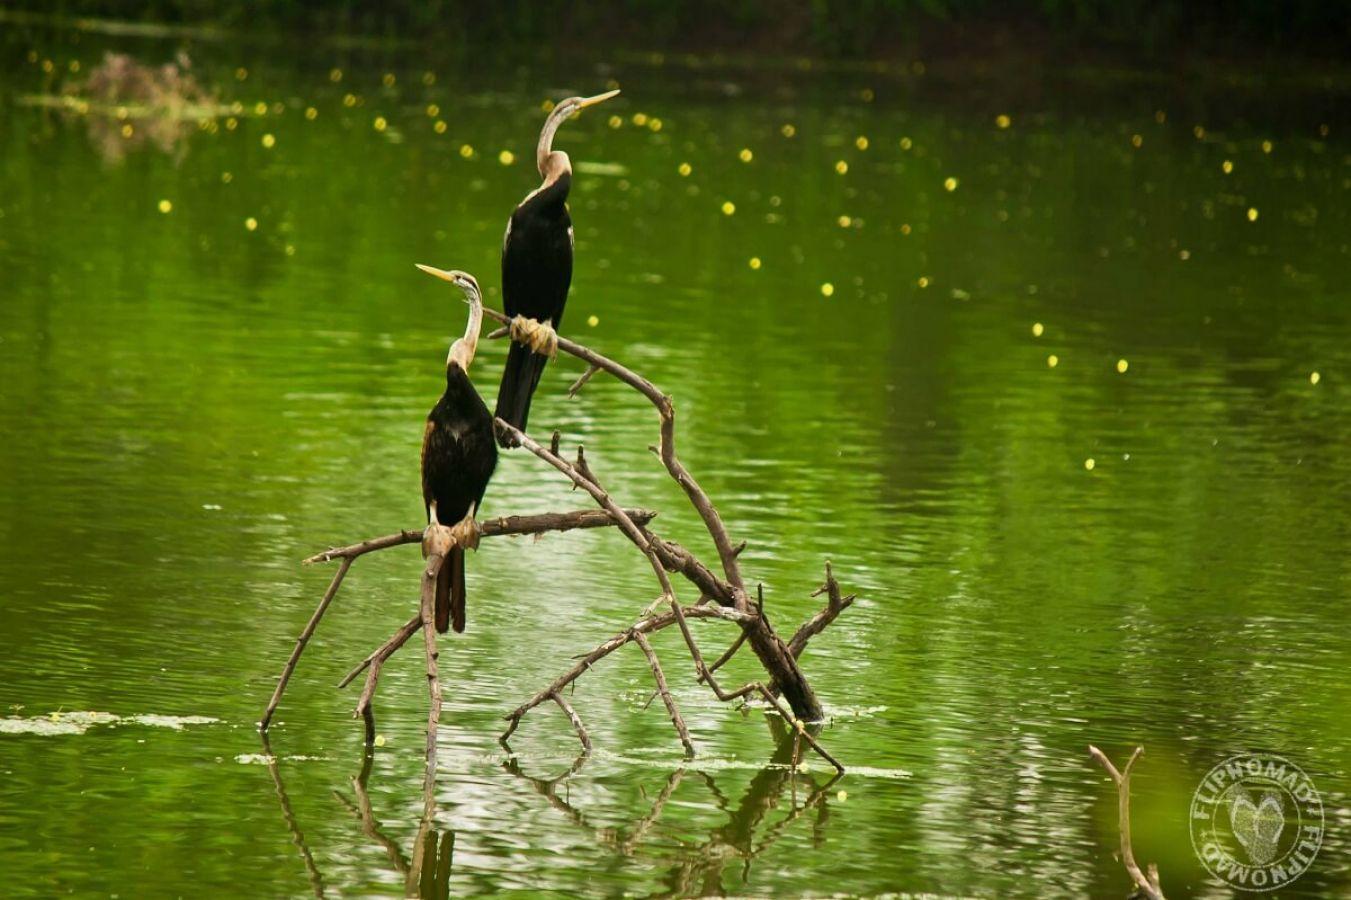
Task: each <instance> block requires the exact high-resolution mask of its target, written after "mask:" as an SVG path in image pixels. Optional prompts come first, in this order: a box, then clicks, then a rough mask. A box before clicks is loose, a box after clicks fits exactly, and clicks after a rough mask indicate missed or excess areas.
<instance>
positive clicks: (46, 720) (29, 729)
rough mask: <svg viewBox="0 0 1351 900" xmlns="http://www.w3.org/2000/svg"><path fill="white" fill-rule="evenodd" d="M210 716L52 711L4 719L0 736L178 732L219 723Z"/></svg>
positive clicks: (0, 723) (0, 722) (0, 725)
mask: <svg viewBox="0 0 1351 900" xmlns="http://www.w3.org/2000/svg"><path fill="white" fill-rule="evenodd" d="M219 721H220V720H219V719H213V718H211V717H210V716H162V715H157V714H146V715H139V716H119V715H115V714H113V713H108V712H90V711H86V710H73V711H71V712H54V713H48V714H47V715H45V716H30V717H23V716H6V717H5V718H2V719H0V735H4V734H36V735H40V736H43V737H53V736H56V735H63V734H84V733H85V732H86V731H88V730H89V729H90V728H93V727H95V726H97V725H107V726H109V727H118V726H126V725H143V726H146V727H149V728H169V729H172V730H174V731H182V730H183V729H184V728H186V727H187V726H189V725H213V724H215V723H217V722H219Z"/></svg>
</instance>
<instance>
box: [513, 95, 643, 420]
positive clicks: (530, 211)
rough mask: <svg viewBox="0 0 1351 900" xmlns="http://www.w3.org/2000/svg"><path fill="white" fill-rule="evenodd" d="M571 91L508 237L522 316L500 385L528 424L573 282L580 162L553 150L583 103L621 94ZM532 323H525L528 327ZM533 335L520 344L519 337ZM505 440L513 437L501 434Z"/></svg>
mask: <svg viewBox="0 0 1351 900" xmlns="http://www.w3.org/2000/svg"><path fill="white" fill-rule="evenodd" d="M618 93H619V91H610V92H609V93H606V94H598V95H597V96H595V97H569V98H568V99H567V100H563V101H562V102H560V103H559V104H558V105H557V106H555V107H554V108H553V111H552V112H551V113H549V118H548V119H546V120H545V122H544V128H543V129H542V130H541V131H540V133H539V146H538V148H537V149H536V151H535V162H536V164H537V165H538V166H539V174H540V177H541V178H543V179H544V180H543V183H541V184H540V186H539V187H537V188H535V189H534V190H533V191H531V192H530V193H529V194H527V195H526V196H525V199H524V200H522V201H521V202H520V204H519V205H517V207H516V209H515V211H513V212H512V214H511V218H510V219H509V220H507V233H506V235H505V236H504V237H503V238H502V305H503V308H504V309H505V310H506V313H507V315H509V316H513V317H515V316H520V317H522V318H521V320H518V321H517V322H516V323H515V324H514V325H513V328H512V339H513V340H512V344H511V349H510V350H509V351H508V352H507V364H506V367H505V368H504V369H503V370H502V385H501V387H500V388H498V391H497V411H496V415H497V417H499V418H501V419H502V420H504V421H506V422H507V423H509V424H511V425H514V426H515V427H516V428H519V429H521V430H525V423H526V418H527V417H528V416H529V414H530V397H531V395H532V394H534V392H535V387H536V386H537V385H538V384H539V378H540V374H541V373H543V371H544V365H545V363H547V362H548V361H549V358H550V357H551V356H553V355H554V353H555V352H556V349H557V346H558V337H557V332H556V331H555V329H556V328H558V326H559V324H560V323H561V322H562V321H563V306H564V304H566V303H567V301H568V287H569V285H570V284H571V283H572V247H573V237H572V218H571V216H569V215H568V207H567V199H568V190H569V188H571V186H572V162H571V161H570V160H569V159H568V155H567V154H566V153H564V152H563V151H562V150H555V149H553V142H554V133H555V132H557V131H558V127H559V126H560V125H562V124H563V122H564V121H565V120H566V119H567V118H568V117H569V116H571V115H573V114H574V113H576V112H577V111H578V110H581V109H585V108H586V107H588V106H593V105H595V104H597V103H600V102H602V101H604V100H609V99H610V98H611V97H613V96H615V95H616V94H618ZM522 326H524V327H522ZM518 338H519V339H522V340H524V341H525V342H526V344H525V345H522V344H520V343H517V342H516V341H517V339H518ZM499 439H500V440H501V441H502V445H503V446H504V447H506V446H511V445H512V443H514V442H513V441H511V440H510V439H509V438H507V437H506V436H505V435H499Z"/></svg>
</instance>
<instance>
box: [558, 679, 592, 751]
mask: <svg viewBox="0 0 1351 900" xmlns="http://www.w3.org/2000/svg"><path fill="white" fill-rule="evenodd" d="M553 700H554V702H555V703H557V704H558V708H559V709H561V710H563V712H564V713H565V714H566V715H567V717H568V721H570V722H571V723H572V728H573V730H574V731H576V732H577V739H578V740H580V741H581V742H582V752H583V753H590V752H591V735H589V734H587V733H586V726H585V725H583V724H582V717H581V716H579V715H577V710H575V709H573V708H572V704H571V703H569V702H568V701H567V700H565V699H563V695H562V694H559V693H557V692H555V693H554V695H553Z"/></svg>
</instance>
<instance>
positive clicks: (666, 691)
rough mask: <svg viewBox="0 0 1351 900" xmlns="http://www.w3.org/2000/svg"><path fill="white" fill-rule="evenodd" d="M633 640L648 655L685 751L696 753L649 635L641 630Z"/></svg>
mask: <svg viewBox="0 0 1351 900" xmlns="http://www.w3.org/2000/svg"><path fill="white" fill-rule="evenodd" d="M633 640H634V642H635V643H637V644H638V646H639V647H640V648H642V651H643V655H644V656H646V657H647V664H648V665H649V666H651V668H652V679H653V680H654V681H656V682H657V693H659V694H661V700H662V702H663V703H665V704H666V712H667V713H669V714H670V716H671V724H672V725H674V726H675V730H676V734H678V735H680V743H682V744H684V745H685V753H686V754H687V755H689V756H693V755H694V742H693V741H691V740H690V730H689V729H688V728H686V727H685V719H684V717H683V716H681V715H680V707H678V706H676V702H675V697H672V696H671V689H670V688H669V687H667V685H666V674H665V673H664V672H662V670H661V663H660V662H659V661H658V660H657V653H656V651H655V650H653V649H652V645H651V644H650V643H648V641H647V637H646V636H644V635H643V633H642V632H641V631H639V632H638V633H636V634H635V635H634V636H633Z"/></svg>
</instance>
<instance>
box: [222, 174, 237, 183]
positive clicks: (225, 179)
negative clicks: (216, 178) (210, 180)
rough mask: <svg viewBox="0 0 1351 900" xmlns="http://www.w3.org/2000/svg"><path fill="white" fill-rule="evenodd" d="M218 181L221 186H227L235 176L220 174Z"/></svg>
mask: <svg viewBox="0 0 1351 900" xmlns="http://www.w3.org/2000/svg"><path fill="white" fill-rule="evenodd" d="M220 180H221V183H222V184H229V183H230V182H232V181H234V180H235V176H234V175H232V174H231V173H229V172H221V173H220Z"/></svg>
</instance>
